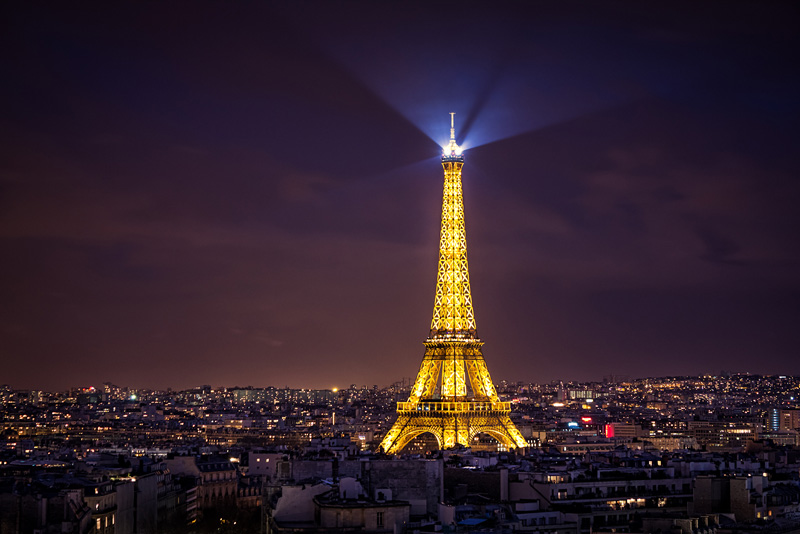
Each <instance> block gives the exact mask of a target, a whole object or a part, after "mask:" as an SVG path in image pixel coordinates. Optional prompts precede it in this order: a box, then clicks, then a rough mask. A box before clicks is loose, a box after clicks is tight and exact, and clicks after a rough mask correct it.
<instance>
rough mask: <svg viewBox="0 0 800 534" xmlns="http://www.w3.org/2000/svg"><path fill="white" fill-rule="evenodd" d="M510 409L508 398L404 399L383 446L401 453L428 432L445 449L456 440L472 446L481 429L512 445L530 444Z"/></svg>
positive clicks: (388, 451)
mask: <svg viewBox="0 0 800 534" xmlns="http://www.w3.org/2000/svg"><path fill="white" fill-rule="evenodd" d="M407 408H411V409H407ZM510 412H511V408H510V406H509V404H508V403H506V402H495V403H489V402H485V403H484V402H420V403H404V402H401V403H398V406H397V421H395V423H394V425H392V428H391V429H390V430H389V432H388V433H387V434H386V436H385V437H384V438H383V441H382V442H381V449H383V451H385V452H386V453H388V454H395V453H398V452H400V451H401V450H402V449H403V447H405V446H406V445H407V444H408V442H409V441H411V440H412V439H414V438H415V437H417V436H419V435H420V434H423V433H425V432H430V433H431V434H433V435H434V436H435V437H436V441H438V442H439V447H440V448H442V449H447V448H449V447H454V446H455V445H456V444H458V445H463V446H465V447H469V446H470V444H471V443H472V440H473V438H474V437H475V436H476V435H478V434H480V433H484V434H488V435H490V436H492V437H493V438H495V439H496V440H497V441H498V442H500V443H502V444H503V445H505V446H506V447H508V448H509V449H511V448H522V447H526V446H527V443H526V442H525V438H523V437H522V434H520V432H519V430H517V427H516V426H514V423H512V422H511V418H510V417H509V414H510Z"/></svg>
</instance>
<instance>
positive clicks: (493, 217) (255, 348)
mask: <svg viewBox="0 0 800 534" xmlns="http://www.w3.org/2000/svg"><path fill="white" fill-rule="evenodd" d="M2 13H3V14H2V17H1V18H2V20H3V23H2V24H3V31H2V32H0V42H2V51H0V54H2V58H3V64H4V71H5V76H4V83H3V84H0V96H2V99H3V101H4V102H5V104H6V105H5V106H4V111H3V114H2V119H0V125H2V127H1V128H0V132H2V136H3V137H2V142H3V146H4V148H5V150H4V151H3V155H2V157H1V158H0V191H1V192H2V193H1V194H0V207H1V208H0V243H1V245H0V246H1V247H2V257H3V262H2V263H1V264H0V265H2V267H0V301H1V302H2V303H3V306H0V351H1V352H0V354H2V357H3V362H4V365H3V371H2V374H1V375H0V383H8V384H11V385H13V387H15V388H36V389H52V390H55V389H63V388H67V387H71V386H77V385H82V386H88V385H96V386H100V384H101V383H102V382H106V381H110V382H114V383H117V384H124V385H130V386H132V387H151V388H166V387H173V388H188V387H191V386H197V385H200V384H214V385H230V386H232V385H241V386H244V385H253V386H257V387H264V386H268V385H276V386H284V385H288V386H291V387H311V388H331V387H335V386H339V387H346V386H349V385H350V384H351V383H356V384H370V385H371V384H378V385H385V384H388V383H391V382H393V381H395V380H398V379H399V378H401V377H413V376H414V375H415V374H416V372H417V369H418V368H419V362H420V359H421V357H422V354H423V347H422V344H421V342H422V341H423V340H424V339H425V336H426V335H427V333H428V327H429V324H430V319H431V310H432V306H433V292H434V284H435V275H436V261H437V243H438V238H439V229H440V224H439V217H440V210H441V200H442V168H441V163H440V159H439V158H440V156H441V150H442V149H441V145H442V143H444V142H445V141H446V139H447V136H448V134H449V113H450V112H455V113H456V133H457V136H458V140H459V143H461V144H462V145H463V146H464V147H465V164H464V171H463V179H464V201H465V212H466V227H467V237H468V240H469V259H470V270H471V280H472V293H473V297H474V305H475V317H476V321H477V327H478V331H479V332H480V334H481V338H482V339H483V340H484V341H485V342H486V345H485V348H484V355H485V357H486V362H487V365H488V368H489V370H490V371H491V374H492V377H493V378H494V379H495V380H497V381H499V380H503V379H505V380H509V381H512V382H515V381H518V380H519V381H524V382H538V383H544V382H547V381H551V380H558V379H563V380H593V379H600V378H601V377H602V376H604V375H608V374H622V375H627V376H632V377H635V376H659V375H661V376H663V375H684V374H685V375H689V374H693V375H696V374H701V373H717V372H720V371H721V370H727V371H731V372H751V373H760V374H787V375H798V374H800V363H798V362H800V358H797V353H798V351H797V348H798V343H799V342H800V330H798V328H797V325H798V319H800V317H799V315H800V302H798V299H799V298H800V280H799V279H798V274H797V273H798V264H799V263H800V261H799V260H800V256H799V255H798V250H799V249H798V247H797V233H796V228H797V227H799V226H800V224H799V223H800V220H798V219H800V216H798V212H797V209H796V206H797V205H798V200H800V198H798V197H800V195H798V193H800V185H799V184H798V181H797V170H798V155H797V150H796V145H797V134H796V131H797V127H798V106H797V94H798V90H800V84H798V73H797V69H796V68H791V67H790V65H792V64H795V63H796V62H797V57H796V56H797V52H796V50H798V46H797V44H798V43H797V36H796V24H795V21H796V8H795V7H794V6H792V5H791V4H789V3H771V4H756V3H740V2H735V3H724V4H723V3H704V4H701V5H695V4H670V5H666V4H665V5H664V6H663V7H654V6H653V5H647V6H644V5H638V4H633V3H622V2H620V3H617V2H607V3H603V4H602V5H587V4H581V3H569V2H567V3H558V4H551V5H550V4H499V5H498V7H496V8H493V9H491V10H489V9H480V8H475V7H472V6H469V5H466V6H461V5H457V4H444V5H434V6H428V5H426V6H423V5H416V4H402V5H401V4H383V3H381V4H349V5H346V6H345V7H342V6H339V5H327V4H323V3H319V4H303V5H297V4H285V5H277V6H274V5H250V4H248V5H244V4H237V5H226V6H225V9H222V8H221V5H216V4H198V3H193V4H170V5H167V6H158V7H156V8H153V7H150V8H147V9H145V8H143V7H142V6H138V5H135V4H110V5H102V6H91V7H86V6H75V5H52V6H46V5H38V6H34V5H13V6H4V7H3V8H2Z"/></svg>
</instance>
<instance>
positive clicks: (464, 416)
mask: <svg viewBox="0 0 800 534" xmlns="http://www.w3.org/2000/svg"><path fill="white" fill-rule="evenodd" d="M453 115H454V114H452V113H451V114H450V144H449V146H448V147H447V148H446V149H445V153H444V154H443V155H442V166H443V167H444V195H443V200H442V233H441V238H440V241H439V268H438V274H437V277H436V296H435V300H434V305H433V319H432V320H431V330H430V334H429V335H428V339H426V340H425V343H424V345H425V356H424V357H423V359H422V365H420V368H419V373H418V374H417V379H416V381H415V382H414V386H413V388H412V390H411V395H410V396H409V397H408V400H407V401H406V402H398V403H397V420H396V421H395V423H394V425H393V426H392V428H391V429H390V430H389V432H388V433H387V434H386V436H385V437H384V438H383V441H382V442H381V448H382V449H383V450H384V451H386V452H387V453H396V452H398V451H400V450H402V449H403V447H405V446H406V444H408V442H409V441H411V440H412V439H414V438H415V437H417V436H419V435H420V434H423V433H425V432H430V433H431V434H433V435H434V436H435V437H436V440H437V442H438V444H439V447H440V448H448V447H453V446H455V445H456V444H460V445H464V446H469V445H470V443H471V442H472V440H473V439H474V438H475V436H477V435H478V434H480V433H484V434H488V435H490V436H492V437H493V438H495V439H496V440H497V441H499V442H500V443H502V444H503V445H505V446H507V447H509V448H510V447H525V446H526V443H525V439H524V438H523V437H522V434H520V432H519V430H517V428H516V427H515V426H514V423H512V422H511V418H510V414H511V405H510V403H508V402H502V401H500V399H499V397H498V396H497V391H496V390H495V387H494V384H493V383H492V378H491V377H490V376H489V370H488V369H487V368H486V362H485V361H484V359H483V354H482V352H481V347H482V346H483V342H481V340H480V339H479V338H478V331H477V328H476V326H475V314H474V311H473V308H472V293H471V291H470V286H469V269H468V267H467V233H466V230H465V227H464V197H463V195H462V192H461V168H462V167H463V165H464V156H463V155H462V154H461V149H460V148H459V146H458V145H457V144H456V140H455V128H454V124H453Z"/></svg>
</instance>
